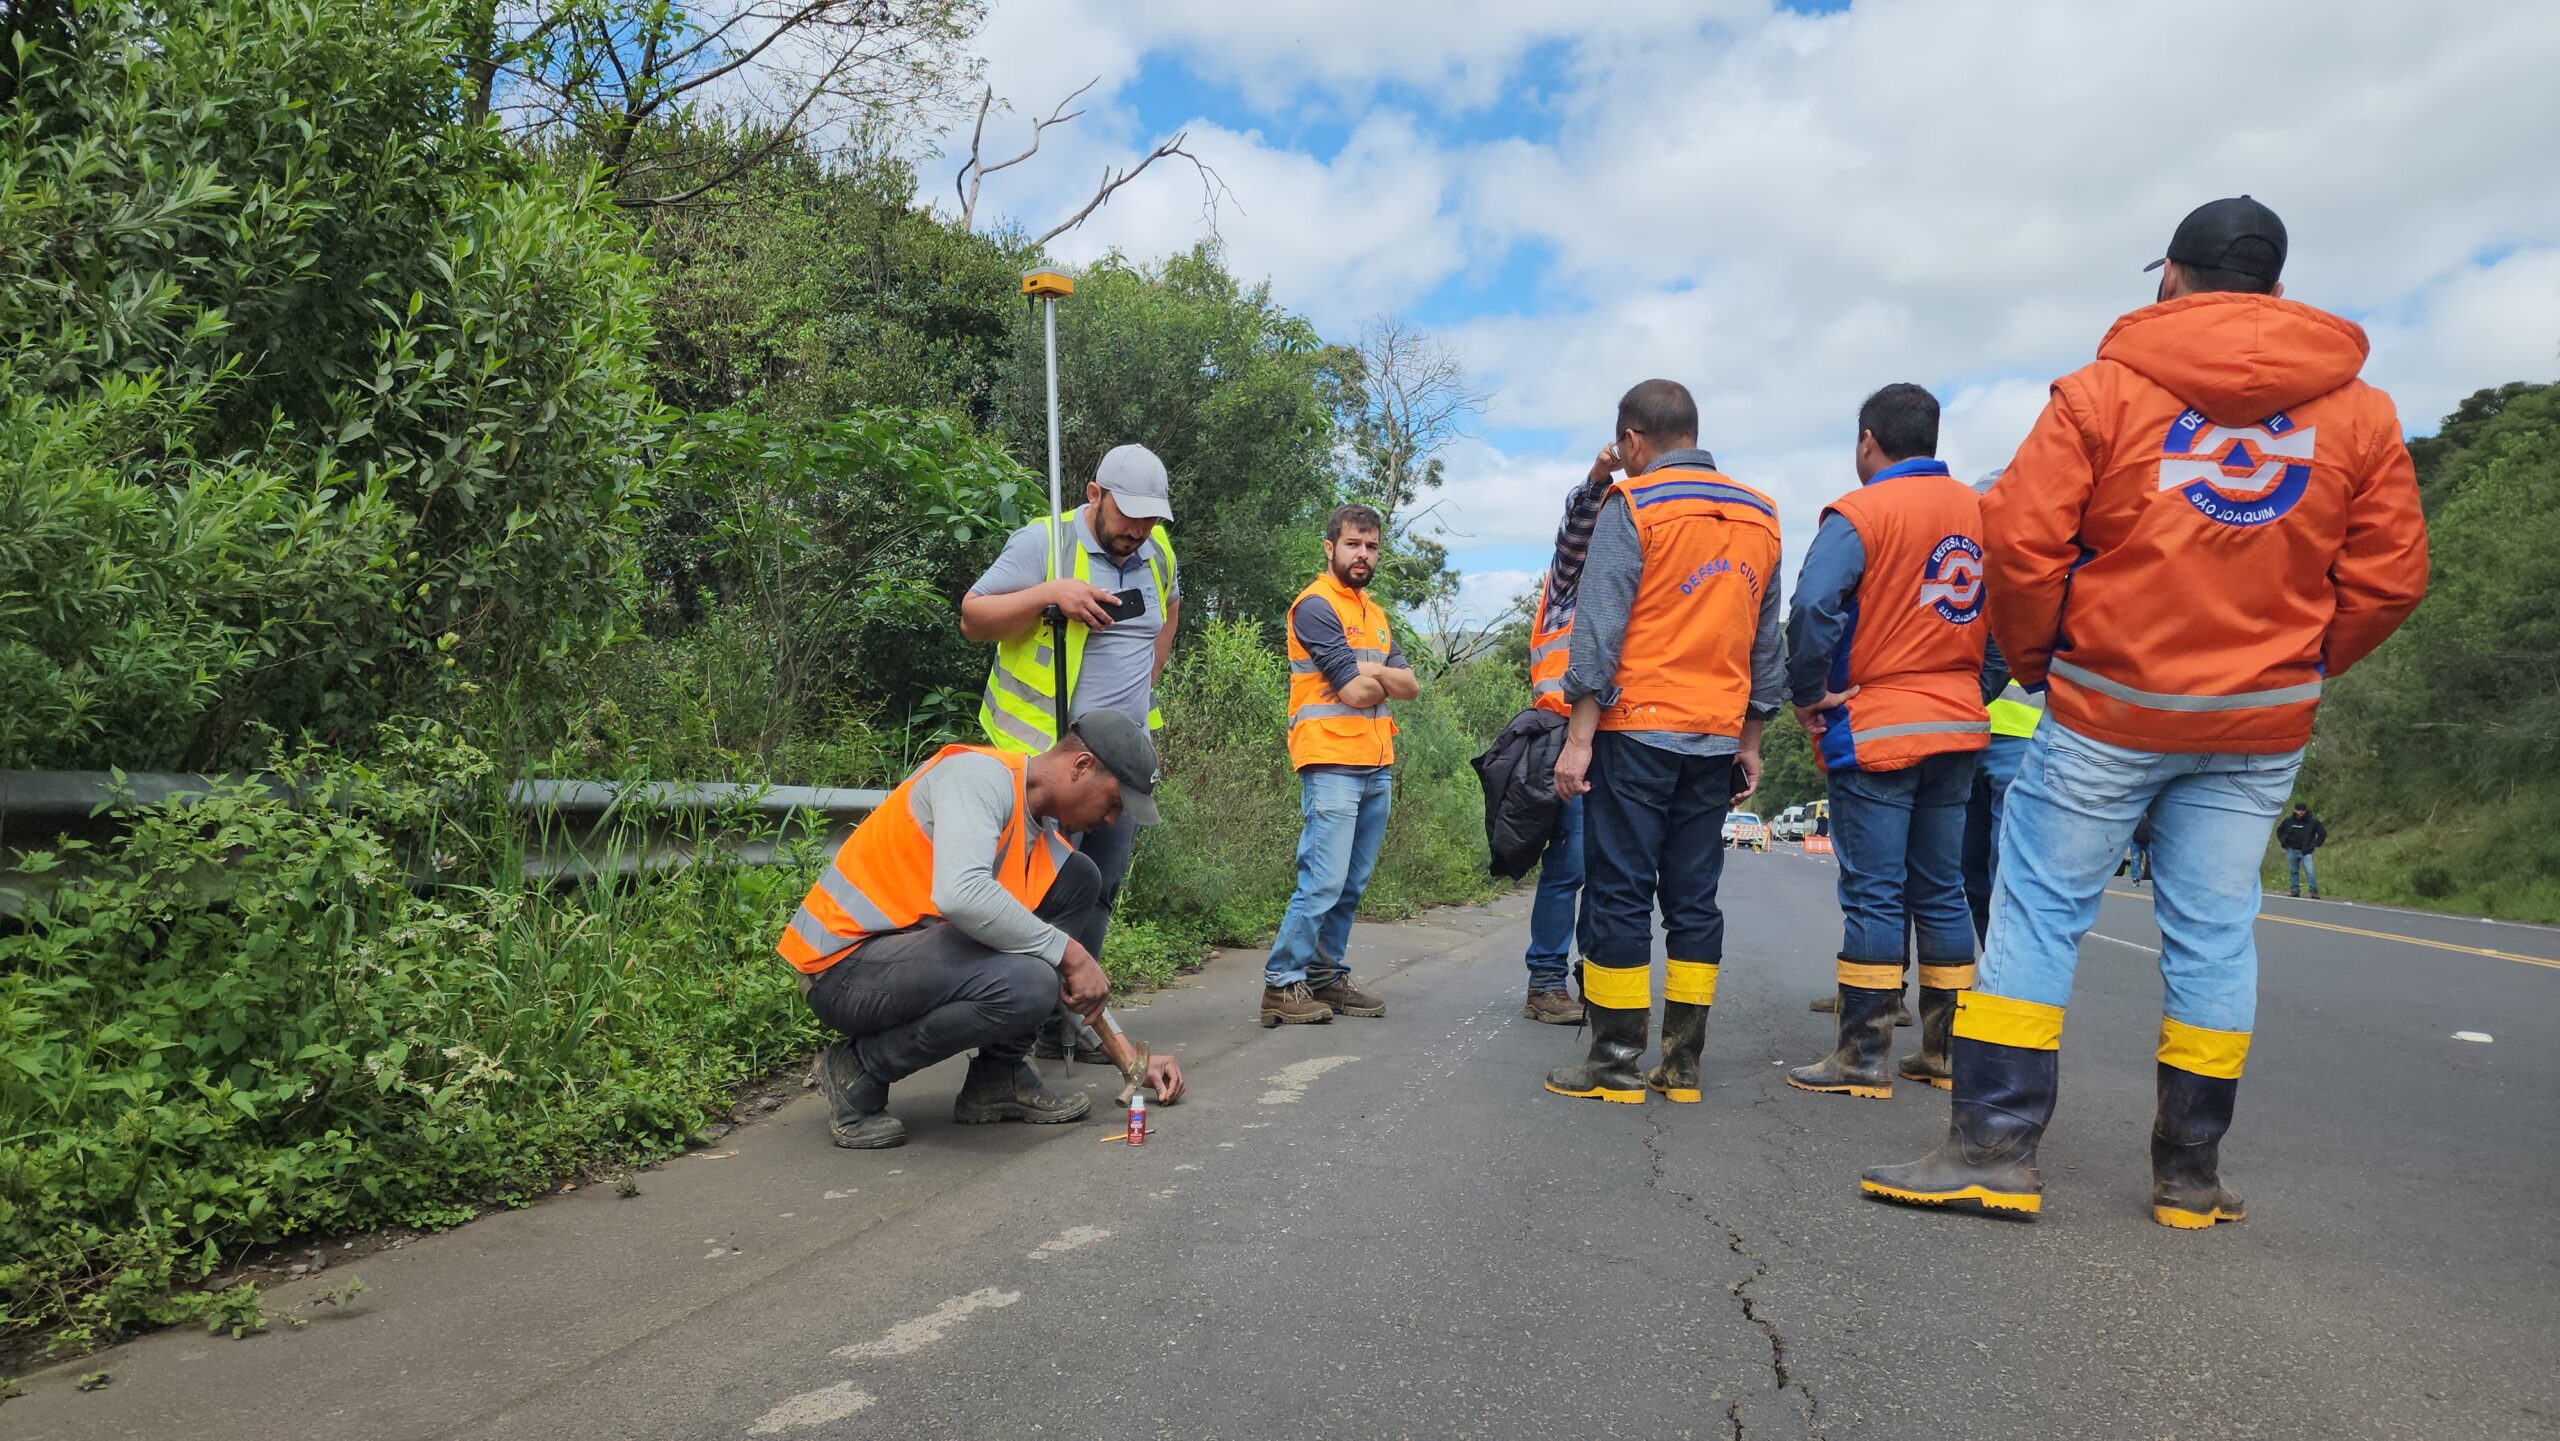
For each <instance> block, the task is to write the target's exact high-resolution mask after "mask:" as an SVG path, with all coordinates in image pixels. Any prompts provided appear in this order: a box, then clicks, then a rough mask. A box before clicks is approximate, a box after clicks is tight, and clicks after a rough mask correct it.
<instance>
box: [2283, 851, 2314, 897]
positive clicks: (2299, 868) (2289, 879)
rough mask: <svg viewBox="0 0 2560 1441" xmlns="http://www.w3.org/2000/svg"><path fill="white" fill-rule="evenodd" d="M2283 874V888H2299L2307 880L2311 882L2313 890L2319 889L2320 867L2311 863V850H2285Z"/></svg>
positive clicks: (2294, 889)
mask: <svg viewBox="0 0 2560 1441" xmlns="http://www.w3.org/2000/svg"><path fill="white" fill-rule="evenodd" d="M2284 874H2285V889H2287V890H2291V891H2298V890H2301V889H2302V883H2303V882H2304V881H2309V882H2310V883H2311V889H2313V890H2315V891H2316V890H2318V889H2320V868H2319V867H2318V866H2316V865H2314V864H2312V861H2311V852H2309V851H2287V852H2285V853H2284Z"/></svg>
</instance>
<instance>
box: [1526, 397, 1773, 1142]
mask: <svg viewBox="0 0 2560 1441" xmlns="http://www.w3.org/2000/svg"><path fill="white" fill-rule="evenodd" d="M1600 463H1602V464H1607V465H1611V466H1614V467H1617V468H1620V469H1623V470H1624V471H1625V472H1626V478H1625V479H1624V480H1621V481H1619V482H1618V483H1617V484H1616V485H1615V486H1614V487H1613V488H1612V490H1611V492H1610V495H1609V498H1608V499H1607V500H1606V501H1605V502H1603V503H1602V505H1601V509H1600V519H1599V522H1598V524H1597V526H1596V527H1595V528H1594V529H1593V531H1592V533H1591V556H1590V561H1589V563H1588V564H1587V565H1586V566H1585V567H1584V569H1583V572H1582V593H1581V596H1580V598H1579V599H1578V600H1577V602H1576V603H1575V607H1574V621H1573V640H1572V643H1571V651H1570V657H1571V658H1570V659H1569V660H1568V661H1567V663H1566V666H1565V676H1564V692H1565V698H1566V699H1567V700H1569V701H1570V702H1572V705H1573V714H1572V718H1571V719H1570V720H1569V721H1567V722H1566V728H1565V743H1564V751H1563V753H1562V754H1561V755H1559V756H1557V757H1556V794H1557V795H1559V796H1563V797H1566V798H1568V799H1570V798H1572V797H1574V796H1578V795H1584V794H1586V793H1587V794H1588V795H1589V796H1590V797H1591V799H1590V801H1589V803H1588V804H1586V805H1585V806H1584V807H1583V817H1582V825H1583V836H1582V840H1583V884H1584V887H1585V890H1586V893H1587V897H1588V901H1587V903H1588V905H1589V906H1590V918H1589V920H1588V921H1586V922H1585V927H1584V928H1585V930H1586V932H1587V933H1588V936H1589V940H1590V951H1589V954H1587V955H1586V956H1584V957H1583V962H1582V1001H1583V1010H1584V1013H1585V1015H1586V1016H1587V1017H1588V1018H1589V1020H1590V1022H1591V1053H1590V1055H1589V1056H1588V1057H1586V1058H1585V1059H1584V1060H1582V1061H1581V1062H1579V1063H1577V1064H1574V1065H1570V1066H1566V1067H1564V1068H1563V1069H1561V1070H1557V1071H1553V1072H1550V1073H1549V1074H1548V1076H1547V1089H1548V1090H1550V1091H1553V1092H1555V1093H1556V1094H1558V1095H1561V1096H1581V1097H1586V1098H1592V1099H1598V1100H1604V1101H1623V1102H1629V1103H1637V1104H1640V1103H1642V1102H1643V1100H1644V1098H1645V1091H1646V1089H1647V1088H1648V1087H1650V1088H1651V1089H1653V1090H1656V1091H1660V1092H1661V1093H1662V1094H1663V1096H1664V1097H1665V1098H1667V1099H1669V1100H1673V1101H1691V1102H1694V1101H1696V1100H1698V1099H1699V1098H1700V1094H1701V1093H1700V1090H1699V1085H1698V1056H1699V1053H1700V1051H1701V1050H1702V1049H1703V1048H1704V1047H1705V1045H1706V1038H1707V1008H1708V1007H1709V1006H1711V1005H1713V1004H1714V1003H1715V998H1716V968H1717V967H1718V966H1719V965H1720V964H1721V963H1722V962H1723V960H1724V913H1723V912H1722V911H1721V910H1719V909H1717V907H1716V883H1717V880H1718V879H1719V878H1720V877H1721V876H1722V875H1723V872H1724V813H1725V809H1726V807H1728V806H1730V805H1731V804H1732V803H1733V802H1735V801H1738V800H1740V799H1742V798H1743V797H1744V796H1747V795H1749V794H1751V792H1752V790H1753V788H1755V787H1756V786H1758V785H1759V783H1760V731H1761V727H1762V726H1764V725H1765V724H1767V722H1768V718H1769V716H1770V715H1771V714H1772V713H1774V712H1775V711H1776V710H1777V708H1778V704H1779V702H1780V701H1781V700H1782V699H1784V697H1785V695H1786V678H1785V673H1784V669H1783V666H1782V665H1781V662H1780V650H1781V642H1780V638H1779V632H1778V508H1777V506H1776V505H1775V504H1773V503H1772V502H1771V501H1770V499H1769V497H1767V496H1765V495H1762V494H1761V493H1760V492H1758V491H1756V490H1753V489H1751V488H1750V487H1749V486H1746V485H1741V484H1738V483H1737V482H1735V481H1733V480H1731V479H1728V478H1727V477H1725V476H1723V475H1721V474H1719V473H1717V471H1716V462H1715V457H1714V456H1712V455H1709V454H1707V453H1706V452H1705V451H1703V450H1700V449H1698V403H1697V401H1695V400H1694V399H1692V398H1691V397H1690V395H1689V391H1688V388H1687V387H1685V386H1682V385H1679V384H1677V383H1675V382H1672V381H1668V380H1648V381H1646V382H1644V383H1643V384H1641V385H1639V386H1637V387H1636V388H1635V389H1633V390H1630V391H1628V392H1627V393H1626V395H1625V397H1624V398H1622V399H1621V400H1619V402H1618V433H1617V439H1616V441H1615V442H1614V443H1613V444H1612V445H1611V446H1610V447H1609V449H1608V450H1605V451H1603V452H1602V453H1601V457H1600ZM1657 901H1658V902H1659V903H1660V905H1661V908H1662V925H1663V933H1664V940H1665V942H1666V944H1667V946H1668V948H1669V959H1668V960H1667V961H1666V962H1665V964H1664V974H1663V987H1662V995H1663V1007H1662V1064H1660V1065H1659V1066H1656V1067H1655V1068H1654V1069H1653V1071H1652V1072H1651V1073H1650V1074H1647V1075H1642V1076H1639V1075H1638V1074H1637V1071H1636V1066H1637V1063H1638V1062H1639V1061H1641V1060H1642V1059H1643V1057H1644V1049H1645V1033H1646V1030H1647V1027H1648V1025H1649V1023H1650V1022H1651V1020H1652V1017H1653V912H1654V907H1655V904H1656V902H1657Z"/></svg>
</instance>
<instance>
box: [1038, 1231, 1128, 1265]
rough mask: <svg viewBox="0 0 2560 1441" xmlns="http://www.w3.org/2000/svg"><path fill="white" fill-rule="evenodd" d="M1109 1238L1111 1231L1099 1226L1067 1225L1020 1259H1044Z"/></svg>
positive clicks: (1081, 1248)
mask: <svg viewBox="0 0 2560 1441" xmlns="http://www.w3.org/2000/svg"><path fill="white" fill-rule="evenodd" d="M1110 1239H1111V1233H1110V1232H1108V1231H1106V1230H1104V1229H1102V1228H1101V1227H1100V1226H1069V1227H1068V1228H1067V1229H1065V1230H1063V1231H1060V1232H1059V1233H1058V1234H1056V1235H1054V1236H1052V1237H1050V1238H1049V1239H1048V1240H1046V1241H1043V1242H1041V1243H1040V1244H1039V1246H1038V1247H1037V1248H1036V1249H1034V1250H1033V1251H1032V1252H1031V1253H1030V1254H1029V1255H1026V1256H1024V1257H1023V1258H1022V1259H1024V1260H1026V1261H1046V1260H1048V1259H1049V1258H1050V1257H1052V1256H1063V1255H1065V1254H1067V1253H1068V1252H1069V1251H1081V1250H1083V1249H1084V1248H1085V1247H1087V1246H1090V1245H1092V1244H1093V1243H1094V1242H1096V1241H1107V1240H1110Z"/></svg>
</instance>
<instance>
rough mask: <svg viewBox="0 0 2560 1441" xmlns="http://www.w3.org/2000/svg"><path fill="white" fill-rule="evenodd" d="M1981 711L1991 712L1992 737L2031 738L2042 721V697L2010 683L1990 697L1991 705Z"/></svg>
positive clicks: (2014, 682) (2015, 683) (2013, 682)
mask: <svg viewBox="0 0 2560 1441" xmlns="http://www.w3.org/2000/svg"><path fill="white" fill-rule="evenodd" d="M1983 709H1985V710H1988V711H1989V712H1991V733H1992V734H1993V735H1996V736H2031V735H2034V734H2035V733H2036V727H2037V726H2038V725H2039V724H2041V723H2042V722H2043V720H2044V697H2043V696H2041V695H2038V694H2036V693H2034V692H2031V691H2029V690H2028V689H2027V688H2026V687H2025V686H2022V685H2020V684H2018V683H2017V682H2016V681H2011V682H2009V686H2008V689H2006V690H2003V691H2002V692H2000V694H1998V695H1996V696H1994V697H1992V699H1991V704H1989V705H1988V706H1985V707H1983Z"/></svg>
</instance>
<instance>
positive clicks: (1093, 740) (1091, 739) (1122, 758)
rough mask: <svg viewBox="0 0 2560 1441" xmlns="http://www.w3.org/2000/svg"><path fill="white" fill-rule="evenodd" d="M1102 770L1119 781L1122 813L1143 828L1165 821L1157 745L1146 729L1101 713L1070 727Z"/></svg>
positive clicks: (1110, 712)
mask: <svg viewBox="0 0 2560 1441" xmlns="http://www.w3.org/2000/svg"><path fill="white" fill-rule="evenodd" d="M1068 729H1069V730H1071V731H1073V732H1075V736H1076V739H1078V740H1080V741H1083V742H1084V748H1085V749H1086V750H1089V751H1091V752H1093V754H1094V757H1095V759H1097V760H1099V761H1101V762H1102V767H1103V769H1105V770H1107V771H1109V772H1111V773H1112V774H1113V775H1115V776H1118V777H1119V778H1120V809H1121V810H1122V811H1124V812H1126V813H1127V814H1128V817H1129V819H1130V820H1132V821H1135V822H1136V823H1137V824H1139V825H1142V826H1151V825H1154V824H1155V823H1156V822H1157V821H1159V820H1161V819H1163V816H1162V815H1161V814H1160V813H1159V812H1158V811H1157V810H1156V782H1157V781H1159V780H1162V779H1163V778H1164V772H1163V771H1162V770H1161V769H1159V768H1158V767H1157V765H1156V743H1155V741H1154V740H1153V739H1151V738H1150V737H1149V736H1148V735H1147V728H1146V727H1145V726H1142V725H1140V724H1138V723H1137V722H1136V721H1133V720H1131V719H1129V718H1128V717H1127V716H1125V715H1122V714H1121V713H1120V712H1118V711H1116V710H1098V711H1095V712H1093V713H1092V714H1090V715H1087V716H1085V717H1083V718H1082V719H1080V720H1078V721H1077V722H1076V723H1075V724H1074V725H1072V726H1069V727H1068Z"/></svg>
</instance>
